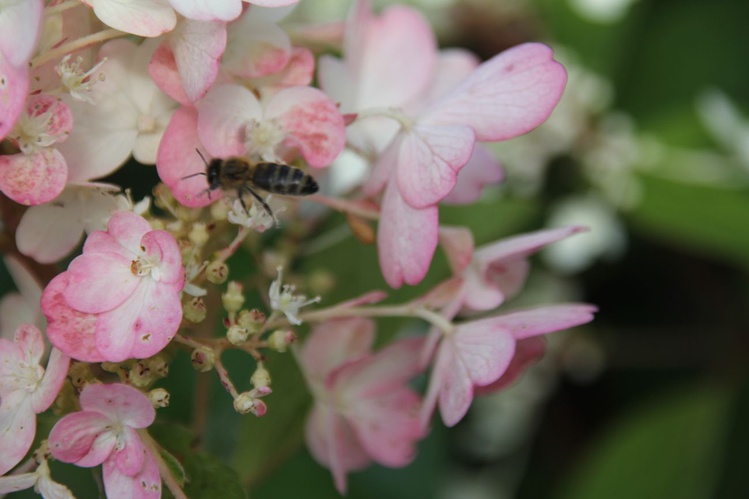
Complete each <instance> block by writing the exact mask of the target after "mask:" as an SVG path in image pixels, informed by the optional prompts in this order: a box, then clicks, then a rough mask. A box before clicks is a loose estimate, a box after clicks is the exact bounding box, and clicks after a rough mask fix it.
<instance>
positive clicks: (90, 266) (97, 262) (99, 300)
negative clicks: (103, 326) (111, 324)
mask: <svg viewBox="0 0 749 499" xmlns="http://www.w3.org/2000/svg"><path fill="white" fill-rule="evenodd" d="M131 266H132V261H131V260H129V259H127V258H124V257H122V256H121V255H117V254H114V253H100V252H93V251H90V252H87V253H84V254H83V255H80V256H78V257H77V258H76V259H75V260H73V261H72V262H70V266H69V267H68V271H67V272H66V273H67V275H68V286H67V287H66V288H65V290H64V291H63V296H64V297H65V301H66V302H67V303H68V305H70V306H71V307H73V308H74V309H75V310H78V311H80V312H84V313H89V314H99V313H101V312H106V311H108V310H112V309H114V308H115V307H119V306H120V305H121V304H122V303H124V302H125V300H127V299H128V298H129V297H130V296H131V295H132V294H133V293H134V292H135V289H136V288H137V287H138V286H139V285H140V283H141V281H142V278H141V277H138V276H137V275H134V274H133V271H132V269H131Z"/></svg>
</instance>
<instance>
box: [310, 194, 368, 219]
mask: <svg viewBox="0 0 749 499" xmlns="http://www.w3.org/2000/svg"><path fill="white" fill-rule="evenodd" d="M307 199H309V200H310V201H317V202H318V203H320V204H324V205H325V206H329V207H331V208H333V209H334V210H338V211H342V212H344V213H351V214H352V215H357V216H359V217H361V218H366V219H369V220H379V218H380V212H379V211H377V210H375V209H370V208H366V207H364V206H362V204H361V203H357V202H353V201H348V200H346V199H337V198H329V197H327V196H321V195H320V194H313V195H311V196H307Z"/></svg>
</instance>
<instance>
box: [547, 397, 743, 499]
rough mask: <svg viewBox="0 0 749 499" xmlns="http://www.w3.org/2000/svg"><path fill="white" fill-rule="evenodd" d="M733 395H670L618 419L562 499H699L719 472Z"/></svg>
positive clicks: (706, 492)
mask: <svg viewBox="0 0 749 499" xmlns="http://www.w3.org/2000/svg"><path fill="white" fill-rule="evenodd" d="M731 396H732V393H731V392H729V391H728V390H725V389H720V388H716V387H700V388H693V389H691V390H689V391H681V392H679V393H671V394H669V395H666V396H664V397H661V398H659V399H657V400H653V401H651V403H650V404H648V405H645V406H643V407H640V408H639V410H637V411H634V412H632V413H629V414H626V415H624V416H622V418H621V419H620V420H619V422H618V424H616V425H615V426H614V427H612V428H611V429H610V430H609V431H608V432H607V433H606V434H605V435H603V436H602V438H600V439H599V441H598V442H597V444H595V446H594V448H593V449H592V451H591V452H590V456H589V458H588V459H587V462H586V463H585V464H584V465H583V466H582V467H581V468H580V469H578V471H577V473H576V474H575V476H574V478H573V479H572V480H571V482H570V483H569V484H568V486H567V487H566V488H565V489H564V492H563V493H562V494H561V495H560V496H559V497H561V498H563V499H601V498H606V499H632V498H637V499H664V498H678V499H703V498H708V497H710V493H711V490H712V488H713V487H714V485H715V481H716V478H717V472H718V470H719V468H720V464H721V463H720V459H719V456H720V449H721V447H722V444H723V442H724V440H725V430H726V428H725V426H726V422H727V415H728V409H729V403H730V400H731Z"/></svg>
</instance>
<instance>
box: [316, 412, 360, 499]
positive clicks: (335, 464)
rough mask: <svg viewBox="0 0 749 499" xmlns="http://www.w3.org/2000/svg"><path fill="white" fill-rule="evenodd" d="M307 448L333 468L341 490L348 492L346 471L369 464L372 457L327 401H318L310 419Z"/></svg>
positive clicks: (336, 484)
mask: <svg viewBox="0 0 749 499" xmlns="http://www.w3.org/2000/svg"><path fill="white" fill-rule="evenodd" d="M305 440H306V443H307V448H308V449H309V451H310V453H311V454H312V457H314V458H315V460H316V461H317V462H318V463H320V464H322V465H323V466H327V467H328V468H330V471H331V472H332V473H333V479H334V481H335V487H336V489H337V490H338V492H339V493H341V494H344V493H345V492H346V473H347V472H349V471H354V470H360V469H364V468H366V467H367V465H368V464H369V463H370V462H371V459H370V458H369V456H368V455H367V453H366V451H365V450H364V449H363V448H362V446H361V444H360V443H359V440H358V439H357V437H356V434H355V433H354V430H353V429H352V428H351V427H350V426H349V425H348V423H347V422H346V421H345V420H344V418H342V417H341V416H339V415H338V414H336V413H335V411H333V410H332V409H331V408H328V407H327V406H325V405H323V404H316V405H315V407H314V409H313V410H312V413H311V414H310V415H309V418H308V419H307V425H306V429H305Z"/></svg>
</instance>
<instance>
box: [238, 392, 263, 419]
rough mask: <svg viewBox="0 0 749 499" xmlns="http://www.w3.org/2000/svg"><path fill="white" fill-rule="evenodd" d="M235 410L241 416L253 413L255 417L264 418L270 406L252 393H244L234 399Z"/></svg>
mask: <svg viewBox="0 0 749 499" xmlns="http://www.w3.org/2000/svg"><path fill="white" fill-rule="evenodd" d="M234 410H235V411H237V412H238V413H240V414H248V413H250V412H251V413H253V414H254V415H255V416H258V417H259V416H263V415H264V414H265V413H266V412H267V411H268V406H267V405H265V402H263V401H262V400H259V399H256V398H255V397H254V396H253V395H252V392H251V391H250V392H244V393H240V394H239V395H237V398H235V399H234Z"/></svg>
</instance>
